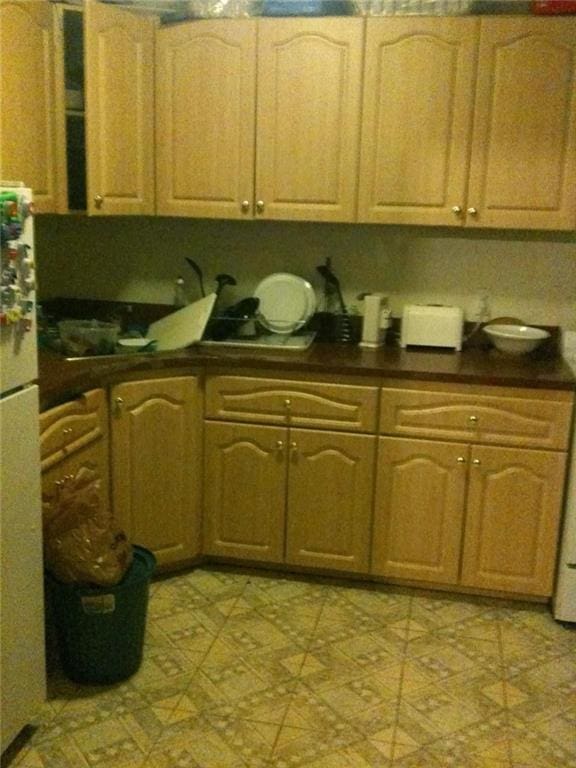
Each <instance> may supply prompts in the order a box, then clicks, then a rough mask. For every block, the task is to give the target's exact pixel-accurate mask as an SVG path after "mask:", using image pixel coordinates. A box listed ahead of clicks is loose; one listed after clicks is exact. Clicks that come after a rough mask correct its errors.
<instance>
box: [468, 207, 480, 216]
mask: <svg viewBox="0 0 576 768" xmlns="http://www.w3.org/2000/svg"><path fill="white" fill-rule="evenodd" d="M466 213H467V214H468V215H469V216H478V208H467V209H466Z"/></svg>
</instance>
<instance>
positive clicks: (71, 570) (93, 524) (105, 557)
mask: <svg viewBox="0 0 576 768" xmlns="http://www.w3.org/2000/svg"><path fill="white" fill-rule="evenodd" d="M42 508H43V521H44V559H45V565H46V568H47V569H48V570H49V571H50V572H51V573H52V574H53V575H54V576H55V577H56V578H57V579H58V580H59V581H62V582H64V583H66V584H71V583H81V584H95V585H97V586H105V587H109V586H113V585H114V584H117V583H118V582H119V581H121V580H122V578H123V576H124V575H125V573H126V571H127V570H128V568H129V567H130V564H131V562H132V546H131V544H130V543H129V542H128V540H127V538H126V535H125V534H124V532H123V531H121V530H120V529H119V528H118V526H117V525H116V523H115V521H114V519H113V517H112V516H111V515H110V514H106V513H105V512H104V510H103V507H102V503H101V482H100V477H99V476H98V473H97V472H95V471H94V470H92V469H87V468H85V467H82V468H81V469H79V470H78V472H77V473H76V475H74V476H66V477H65V478H64V479H63V480H61V481H59V483H58V484H57V485H56V486H55V489H54V493H53V495H51V496H49V495H47V494H44V495H43V498H42Z"/></svg>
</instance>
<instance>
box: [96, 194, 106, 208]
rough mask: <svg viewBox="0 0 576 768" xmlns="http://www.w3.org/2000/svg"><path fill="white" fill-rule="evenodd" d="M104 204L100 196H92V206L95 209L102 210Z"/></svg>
mask: <svg viewBox="0 0 576 768" xmlns="http://www.w3.org/2000/svg"><path fill="white" fill-rule="evenodd" d="M103 202H104V198H103V197H102V195H94V205H95V206H96V208H102V203H103Z"/></svg>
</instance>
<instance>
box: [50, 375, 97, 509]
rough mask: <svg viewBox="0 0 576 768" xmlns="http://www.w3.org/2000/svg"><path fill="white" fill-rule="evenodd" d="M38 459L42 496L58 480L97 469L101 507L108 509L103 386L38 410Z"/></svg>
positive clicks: (52, 487)
mask: <svg viewBox="0 0 576 768" xmlns="http://www.w3.org/2000/svg"><path fill="white" fill-rule="evenodd" d="M40 461H41V465H40V466H41V470H42V496H43V498H44V499H45V500H48V499H50V498H51V497H52V496H53V495H54V493H55V490H56V484H57V483H58V482H60V481H62V480H63V479H64V478H65V477H67V476H72V477H74V476H75V475H76V474H77V472H78V471H79V470H80V469H82V468H85V469H90V470H93V471H95V472H97V474H98V476H99V478H100V488H101V495H100V501H101V505H102V510H103V511H104V513H110V510H111V502H110V471H109V429H108V403H107V399H106V393H105V391H104V390H103V389H94V390H90V391H89V392H86V393H84V394H83V395H81V396H80V397H78V398H76V399H75V400H71V401H69V402H67V403H64V404H62V405H58V406H55V407H54V408H51V409H49V410H47V411H44V412H43V413H41V414H40Z"/></svg>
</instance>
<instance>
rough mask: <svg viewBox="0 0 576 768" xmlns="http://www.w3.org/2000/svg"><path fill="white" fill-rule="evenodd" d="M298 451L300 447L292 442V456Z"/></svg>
mask: <svg viewBox="0 0 576 768" xmlns="http://www.w3.org/2000/svg"><path fill="white" fill-rule="evenodd" d="M297 450H298V445H297V444H296V443H295V442H294V441H293V440H292V442H291V443H290V452H291V453H292V455H294V454H295V453H296V451H297Z"/></svg>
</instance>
